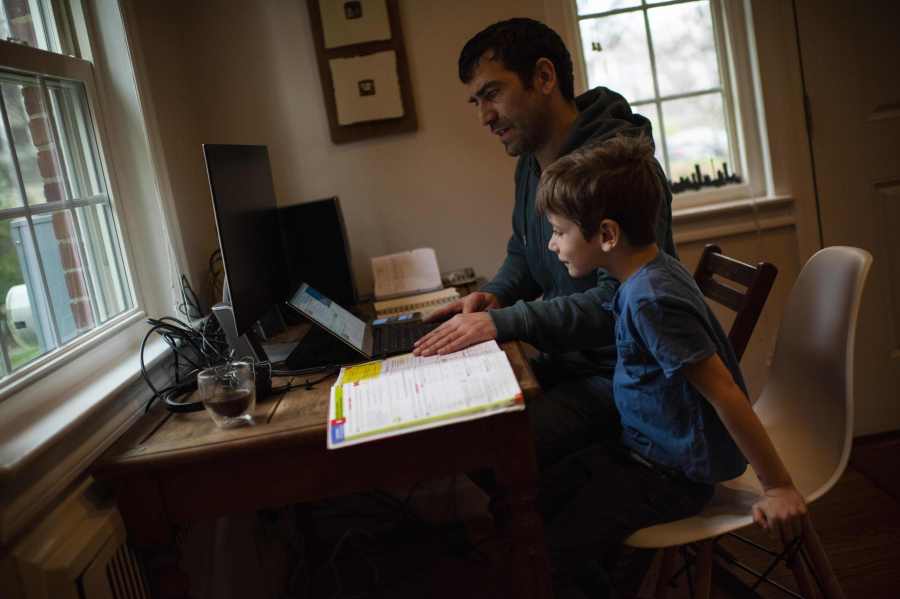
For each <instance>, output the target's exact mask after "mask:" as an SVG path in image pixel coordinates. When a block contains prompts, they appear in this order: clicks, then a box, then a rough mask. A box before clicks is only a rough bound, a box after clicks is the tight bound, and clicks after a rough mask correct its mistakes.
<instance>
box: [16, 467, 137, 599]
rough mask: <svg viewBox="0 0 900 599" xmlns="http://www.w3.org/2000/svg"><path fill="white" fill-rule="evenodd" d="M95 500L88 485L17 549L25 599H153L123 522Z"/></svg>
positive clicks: (110, 507)
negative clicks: (130, 546) (127, 541)
mask: <svg viewBox="0 0 900 599" xmlns="http://www.w3.org/2000/svg"><path fill="white" fill-rule="evenodd" d="M91 496H92V493H91V489H90V482H86V483H85V484H83V485H81V486H80V487H79V488H78V490H76V491H75V492H74V493H73V494H72V495H70V496H69V497H68V498H67V499H66V500H65V501H63V502H62V503H61V504H60V505H59V507H57V508H56V509H55V510H53V512H51V513H50V514H49V515H48V516H47V517H46V518H44V519H43V520H42V522H41V523H40V524H39V525H38V526H36V527H35V528H34V530H32V531H30V532H29V533H28V534H27V535H26V537H25V538H24V539H23V540H22V541H21V542H19V543H17V544H16V548H15V549H14V551H13V555H14V560H15V565H16V569H17V571H18V572H17V573H18V580H19V583H20V584H19V586H20V587H21V588H20V591H21V592H20V593H19V595H20V596H21V597H22V598H23V599H149V597H150V593H149V591H148V590H147V589H148V587H147V584H146V579H145V578H144V575H143V572H142V570H141V567H140V564H139V562H138V560H137V558H136V556H135V555H134V552H133V551H132V550H131V549H130V548H129V547H128V545H127V544H126V543H125V527H124V524H123V522H122V517H121V516H120V515H119V512H118V510H117V509H116V507H115V505H114V504H112V503H111V502H110V501H99V502H98V501H96V500H94V499H92V498H91ZM0 594H2V593H0Z"/></svg>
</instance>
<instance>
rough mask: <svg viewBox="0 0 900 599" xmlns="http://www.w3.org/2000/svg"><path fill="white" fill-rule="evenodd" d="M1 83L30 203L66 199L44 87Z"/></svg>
mask: <svg viewBox="0 0 900 599" xmlns="http://www.w3.org/2000/svg"><path fill="white" fill-rule="evenodd" d="M2 86H3V97H2V99H3V103H4V105H5V106H6V114H7V117H8V118H9V126H10V129H12V136H13V142H14V147H15V152H16V157H17V158H18V159H19V168H20V169H21V172H22V179H23V181H24V183H25V196H26V198H27V199H28V204H29V205H31V206H34V205H37V204H45V203H47V202H48V201H59V200H62V199H65V188H64V181H63V179H62V177H61V176H60V174H61V171H60V168H59V154H58V152H57V148H56V144H55V143H54V142H53V136H52V131H51V128H52V124H51V121H50V119H49V118H48V114H47V111H46V110H45V107H44V96H43V93H42V92H41V88H40V87H39V86H38V85H36V84H28V83H16V82H11V81H4V82H3V83H2Z"/></svg>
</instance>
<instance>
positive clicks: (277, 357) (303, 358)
mask: <svg viewBox="0 0 900 599" xmlns="http://www.w3.org/2000/svg"><path fill="white" fill-rule="evenodd" d="M213 314H215V316H216V319H217V320H218V321H219V325H220V326H221V327H222V330H223V331H224V332H225V338H226V340H227V341H228V347H230V348H231V349H232V351H233V355H234V356H236V357H245V356H251V357H253V359H254V360H255V361H257V362H269V361H271V363H272V364H273V366H275V367H276V368H279V369H284V370H305V369H312V368H321V367H324V366H336V365H338V364H354V363H357V362H362V361H363V360H364V359H365V357H364V356H363V355H362V354H360V353H358V352H355V351H353V350H352V349H351V348H349V347H347V345H346V344H344V343H343V342H341V341H340V340H338V339H336V338H335V337H334V335H331V334H330V333H328V332H327V331H324V330H322V328H321V327H319V325H317V324H315V323H313V322H310V326H309V330H308V331H307V333H306V335H304V336H303V338H302V339H301V340H300V341H299V342H297V341H294V342H290V343H274V342H271V343H270V342H267V341H265V340H263V338H262V336H261V335H258V334H256V333H255V332H254V331H253V328H251V330H250V331H248V332H247V333H246V334H244V335H239V334H238V332H237V326H236V323H235V320H234V312H233V311H232V309H231V305H229V304H227V303H225V302H221V303H218V304H216V305H215V306H213Z"/></svg>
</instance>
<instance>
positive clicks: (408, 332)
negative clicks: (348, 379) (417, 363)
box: [372, 320, 441, 356]
mask: <svg viewBox="0 0 900 599" xmlns="http://www.w3.org/2000/svg"><path fill="white" fill-rule="evenodd" d="M440 324H441V323H439V322H429V323H424V322H422V321H420V320H415V321H412V322H401V323H394V324H387V325H381V326H377V327H373V328H372V333H373V335H374V336H375V337H374V340H373V341H374V343H373V345H374V347H373V348H372V352H373V353H374V354H375V355H376V356H387V355H391V354H402V353H406V352H408V351H412V348H413V343H415V342H416V340H418V338H419V337H421V336H422V335H424V334H425V333H428V332H429V331H432V330H434V329H435V328H436V327H437V326H438V325H440Z"/></svg>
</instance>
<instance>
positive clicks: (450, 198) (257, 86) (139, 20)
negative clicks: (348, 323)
mask: <svg viewBox="0 0 900 599" xmlns="http://www.w3.org/2000/svg"><path fill="white" fill-rule="evenodd" d="M128 6H129V11H130V12H131V14H132V16H133V19H132V23H133V24H134V26H135V29H136V30H137V31H136V34H137V36H138V38H139V43H140V44H141V50H142V54H143V56H144V62H145V66H146V73H147V79H148V83H149V89H148V90H147V91H148V92H149V94H150V96H151V99H152V102H153V105H154V108H155V110H156V113H157V120H158V122H159V125H160V128H161V129H162V131H161V138H162V140H163V141H162V144H163V146H164V152H165V165H166V166H167V168H168V170H169V178H170V180H171V186H172V190H171V192H172V194H173V196H174V200H175V203H176V205H177V206H178V211H179V217H180V221H181V223H182V229H183V231H182V233H183V234H184V236H185V238H186V241H185V245H186V253H187V255H188V261H189V263H190V271H191V274H192V276H193V278H192V280H193V281H194V282H195V286H199V287H200V289H204V287H203V284H204V281H205V271H206V260H207V257H208V256H209V254H210V253H211V252H212V251H213V250H214V249H215V247H216V240H215V230H214V225H213V220H212V209H211V202H210V198H209V193H208V191H207V189H206V187H205V179H204V175H203V164H202V158H201V156H200V143H204V142H209V143H252V144H265V145H267V146H269V154H270V158H271V162H272V171H273V177H274V179H275V190H276V194H277V197H278V201H279V203H280V204H283V205H286V204H293V203H298V202H303V201H309V200H313V199H317V198H322V197H327V196H332V195H337V196H339V197H340V199H341V205H342V208H343V211H344V216H345V220H346V224H347V228H348V234H349V238H350V243H351V249H352V252H353V259H354V270H355V274H356V278H357V285H358V288H359V289H360V291H361V292H362V293H367V292H369V291H370V290H371V287H372V282H371V267H370V264H369V258H370V257H371V256H377V255H380V254H384V253H389V252H394V251H399V250H403V249H411V248H414V247H420V246H431V247H434V248H435V250H436V251H437V254H438V259H439V261H440V265H441V268H442V270H450V269H454V268H459V267H463V266H473V267H474V268H475V270H476V272H478V273H479V274H481V275H484V276H488V277H489V276H491V275H492V274H493V273H494V272H495V271H496V269H497V267H498V266H499V264H500V262H501V261H502V259H503V256H504V255H505V246H506V240H507V239H508V237H509V234H510V224H509V223H510V214H511V208H512V201H513V195H512V193H513V184H512V177H513V168H514V165H515V161H514V159H512V158H509V157H508V156H506V154H505V153H504V152H503V149H502V147H501V145H500V143H499V142H497V141H496V140H495V139H494V138H492V137H490V136H489V135H488V134H487V133H485V132H484V131H482V130H481V127H480V126H479V124H478V122H477V119H476V116H475V114H474V111H473V110H472V108H471V107H470V106H469V104H468V103H467V102H466V95H465V90H464V88H463V86H462V85H461V84H460V83H459V81H458V79H457V74H456V73H457V67H456V60H457V57H458V55H459V50H460V49H461V47H462V45H463V44H464V43H465V41H466V40H467V39H469V37H471V36H472V35H473V34H475V33H476V32H478V31H479V30H481V29H482V28H483V27H485V26H487V25H489V24H490V23H493V22H495V21H497V20H500V19H503V18H508V17H511V16H530V17H534V18H538V19H540V18H543V8H542V3H541V1H540V0H529V1H512V0H503V1H495V2H489V3H488V2H479V1H476V0H466V1H459V2H436V1H418V2H401V3H400V7H401V20H402V27H403V30H404V31H403V33H404V39H405V42H406V47H407V52H408V55H409V66H410V71H411V73H410V75H411V79H412V85H413V94H414V96H415V102H416V108H417V112H418V118H419V129H418V130H417V131H416V132H413V133H409V134H402V135H394V136H388V137H383V138H378V139H373V140H366V141H360V142H355V143H350V144H342V145H335V144H333V143H332V142H331V139H330V137H329V134H328V126H327V119H326V114H325V106H324V102H323V98H322V86H321V83H320V81H319V75H318V69H317V67H316V62H315V53H314V50H313V41H312V36H311V34H310V27H309V15H308V11H307V7H306V4H305V3H304V2H298V1H297V0H267V1H266V2H258V3H256V2H245V1H241V0H198V1H196V2H192V3H182V2H178V1H176V0H162V1H160V2H130V3H129V5H128Z"/></svg>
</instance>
